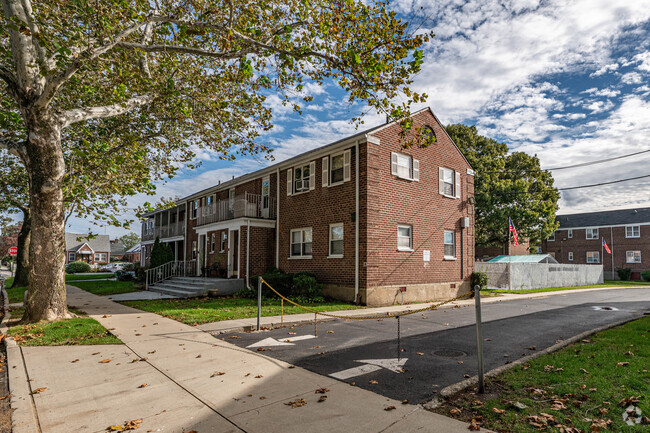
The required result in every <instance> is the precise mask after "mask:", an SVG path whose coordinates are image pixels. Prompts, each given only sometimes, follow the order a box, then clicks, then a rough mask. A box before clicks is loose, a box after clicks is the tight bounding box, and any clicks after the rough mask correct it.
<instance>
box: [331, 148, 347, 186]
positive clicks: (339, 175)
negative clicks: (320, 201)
mask: <svg viewBox="0 0 650 433" xmlns="http://www.w3.org/2000/svg"><path fill="white" fill-rule="evenodd" d="M344 165H345V157H344V156H343V153H339V154H338V155H332V156H331V157H330V185H333V184H335V183H341V182H343V179H344V168H343V166H344Z"/></svg>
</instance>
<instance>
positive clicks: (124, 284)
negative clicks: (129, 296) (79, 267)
mask: <svg viewBox="0 0 650 433" xmlns="http://www.w3.org/2000/svg"><path fill="white" fill-rule="evenodd" d="M70 285H72V286H75V287H79V288H80V289H83V290H85V291H87V292H90V293H93V294H95V295H100V296H108V295H117V294H118V293H129V292H137V291H138V289H136V288H135V284H134V283H133V281H92V280H91V281H80V282H78V283H71V284H70Z"/></svg>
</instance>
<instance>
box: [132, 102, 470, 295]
mask: <svg viewBox="0 0 650 433" xmlns="http://www.w3.org/2000/svg"><path fill="white" fill-rule="evenodd" d="M413 120H414V126H423V127H425V128H424V130H425V131H426V133H429V134H434V135H435V137H436V142H435V143H434V144H432V145H431V146H429V147H427V148H413V149H403V148H402V146H401V144H400V137H399V132H400V130H401V129H400V126H399V125H397V124H396V123H395V122H391V123H387V124H385V125H382V126H379V127H376V128H373V129H370V130H368V131H365V132H361V133H359V134H356V135H353V136H351V137H348V138H345V139H343V140H339V141H337V142H334V143H331V144H328V145H326V146H323V147H320V148H317V149H315V150H312V151H309V152H306V153H303V154H300V155H298V156H296V157H293V158H291V159H289V160H286V161H283V162H280V163H277V164H274V165H272V166H269V167H267V168H265V169H262V170H259V171H256V172H254V173H249V174H246V175H243V176H241V177H238V178H234V179H232V180H230V181H227V182H224V183H219V184H217V185H215V186H213V187H211V188H208V189H206V190H203V191H200V192H197V193H195V194H191V195H189V196H187V197H185V198H183V199H181V200H179V201H178V202H177V203H176V206H175V207H174V208H173V209H169V210H160V211H157V212H154V213H151V214H149V215H146V219H145V221H143V232H142V239H143V242H142V246H143V253H144V254H142V259H141V260H142V263H143V265H147V264H148V258H149V256H150V253H151V245H152V243H153V241H154V239H155V237H157V236H158V237H160V239H161V240H162V241H163V242H168V243H171V244H172V245H173V247H174V251H175V254H176V258H177V260H182V261H187V262H189V263H190V264H192V263H193V264H194V266H195V267H194V266H192V269H195V271H194V270H193V271H192V272H193V273H196V275H200V274H202V273H204V274H206V275H210V276H222V277H227V278H244V279H246V280H248V279H250V277H252V276H255V275H260V274H262V273H264V272H266V271H268V270H269V269H270V268H272V267H276V268H279V269H282V270H283V271H285V272H290V273H293V272H311V273H313V274H315V275H316V278H317V279H318V280H319V282H321V283H323V284H324V285H325V290H324V293H325V294H326V295H328V296H332V297H334V298H338V299H343V300H348V301H354V300H358V301H360V302H361V303H364V304H367V305H386V304H392V303H393V302H394V301H395V300H396V299H399V300H401V299H402V296H403V297H404V300H405V301H425V300H432V299H441V298H447V297H451V296H455V295H457V294H460V293H464V292H466V291H468V290H469V277H470V274H471V272H472V269H473V264H474V209H473V206H472V204H471V203H472V202H473V200H471V197H472V196H473V193H474V180H473V171H472V170H471V167H470V165H469V163H468V162H467V160H466V159H465V158H464V157H463V155H462V154H461V152H460V150H459V149H458V148H457V147H456V145H455V144H454V143H453V141H452V140H451V138H450V137H449V136H448V135H447V134H446V132H445V130H444V128H443V127H442V125H441V124H440V122H439V120H438V119H437V118H436V117H435V115H434V114H433V112H432V111H431V110H430V109H428V108H427V109H424V110H421V111H419V112H417V113H414V114H413ZM181 225H182V227H181Z"/></svg>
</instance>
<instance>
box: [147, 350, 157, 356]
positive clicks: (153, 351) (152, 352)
mask: <svg viewBox="0 0 650 433" xmlns="http://www.w3.org/2000/svg"><path fill="white" fill-rule="evenodd" d="M147 353H148V354H149V355H151V354H154V353H156V351H155V350H152V351H151V352H147Z"/></svg>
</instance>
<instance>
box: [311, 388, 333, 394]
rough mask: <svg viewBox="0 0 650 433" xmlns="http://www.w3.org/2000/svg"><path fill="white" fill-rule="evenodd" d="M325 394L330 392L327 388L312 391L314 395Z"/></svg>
mask: <svg viewBox="0 0 650 433" xmlns="http://www.w3.org/2000/svg"><path fill="white" fill-rule="evenodd" d="M326 392H330V389H329V388H319V389H317V390H316V391H314V394H325V393H326Z"/></svg>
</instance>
